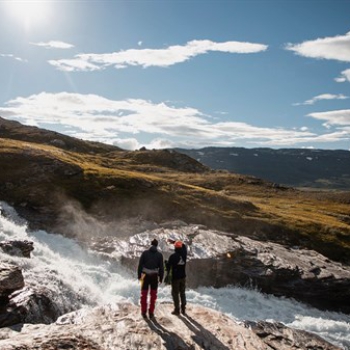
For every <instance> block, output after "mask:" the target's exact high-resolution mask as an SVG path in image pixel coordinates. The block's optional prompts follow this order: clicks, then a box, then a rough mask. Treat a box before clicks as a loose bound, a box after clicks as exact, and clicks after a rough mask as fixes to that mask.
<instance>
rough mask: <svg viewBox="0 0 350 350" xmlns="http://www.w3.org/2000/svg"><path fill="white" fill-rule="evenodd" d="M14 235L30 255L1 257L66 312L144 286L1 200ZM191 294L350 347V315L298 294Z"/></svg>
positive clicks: (3, 224) (131, 295)
mask: <svg viewBox="0 0 350 350" xmlns="http://www.w3.org/2000/svg"><path fill="white" fill-rule="evenodd" d="M15 239H21V240H24V239H26V240H30V241H33V242H34V251H33V252H32V257H31V259H26V258H20V257H13V256H9V255H7V254H5V253H3V252H2V251H1V250H0V259H1V260H2V261H5V262H10V263H13V264H16V265H18V266H20V267H21V268H22V272H23V275H24V279H25V282H26V284H27V286H30V287H33V288H47V289H48V290H50V291H52V295H54V296H55V298H56V299H55V302H56V303H57V305H58V307H60V308H61V311H62V312H67V311H69V310H71V309H77V308H82V307H92V306H96V305H99V304H112V303H115V302H117V301H122V300H128V301H131V302H133V303H135V304H138V302H139V294H140V293H139V288H140V286H139V283H138V281H137V279H136V272H134V273H133V274H132V273H130V271H128V270H127V269H126V268H124V267H123V266H122V265H121V263H120V262H119V261H116V260H115V259H103V258H101V256H100V255H98V254H97V253H95V252H93V251H90V250H88V249H86V248H84V247H82V246H81V245H80V244H79V243H78V242H76V241H74V240H72V239H69V238H66V237H63V236H60V235H56V234H49V233H47V232H45V231H30V230H28V228H27V225H26V222H25V221H24V220H23V219H21V218H19V217H18V216H17V214H16V212H15V211H14V210H13V208H11V207H10V206H8V205H7V204H6V203H2V202H0V241H3V240H15ZM187 299H188V302H189V303H193V304H200V305H203V306H206V307H209V308H212V309H216V310H219V311H221V312H223V313H225V314H227V315H228V316H230V317H232V318H233V319H235V320H237V321H242V320H252V321H256V320H266V321H276V322H282V323H284V324H285V325H287V326H291V327H294V328H299V329H303V330H306V331H310V332H313V333H316V334H318V335H319V336H321V337H322V338H324V339H326V340H328V341H329V342H331V343H333V344H335V345H338V346H340V347H342V348H343V349H350V316H349V315H345V314H342V313H337V312H327V311H321V310H318V309H315V308H312V307H309V306H307V305H305V304H302V303H300V302H297V301H294V300H290V299H287V298H277V297H274V296H270V295H265V294H262V293H260V292H259V291H257V290H249V289H244V288H237V287H225V288H220V289H214V288H198V289H195V290H188V291H187ZM162 301H171V294H170V287H169V286H163V285H161V286H160V288H159V292H158V302H162Z"/></svg>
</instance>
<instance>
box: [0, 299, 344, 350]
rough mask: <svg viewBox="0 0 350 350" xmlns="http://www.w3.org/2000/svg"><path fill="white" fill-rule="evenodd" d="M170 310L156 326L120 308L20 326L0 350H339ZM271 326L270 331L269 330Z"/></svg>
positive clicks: (278, 328) (215, 315)
mask: <svg viewBox="0 0 350 350" xmlns="http://www.w3.org/2000/svg"><path fill="white" fill-rule="evenodd" d="M171 310H172V305H170V304H160V305H158V306H157V310H156V311H157V314H156V319H155V320H144V319H143V318H142V317H141V315H140V310H139V307H137V306H135V305H133V304H129V303H120V304H115V305H107V306H103V307H98V308H95V309H92V310H80V311H77V312H74V313H71V314H67V315H64V316H62V317H60V318H59V319H58V320H57V322H56V323H54V324H51V325H29V324H24V325H22V327H21V328H20V332H18V330H12V329H9V328H4V329H1V330H0V349H6V350H23V349H26V350H30V349H41V350H49V349H50V350H51V349H75V350H87V349H89V350H119V349H120V350H122V349H123V350H126V349H157V350H165V349H166V350H201V349H203V350H204V349H207V350H209V349H211V350H273V349H279V350H287V349H288V350H290V349H291V348H293V349H296V350H298V349H300V350H302V349H303V350H304V349H305V350H306V349H317V350H340V348H338V347H336V346H334V345H332V344H330V343H328V342H327V341H325V340H323V339H321V338H319V337H318V336H315V335H313V334H311V333H307V332H304V331H298V330H294V329H293V330H292V329H290V328H288V327H285V326H283V325H281V324H268V325H266V327H265V328H264V329H263V331H260V329H261V325H258V326H254V327H253V325H252V324H250V325H247V324H239V323H237V322H235V321H233V320H232V319H230V318H229V317H228V316H225V315H223V314H221V313H219V312H217V311H214V310H210V309H207V308H204V307H201V306H194V305H188V315H187V316H180V317H177V316H173V315H171ZM274 325H275V326H274Z"/></svg>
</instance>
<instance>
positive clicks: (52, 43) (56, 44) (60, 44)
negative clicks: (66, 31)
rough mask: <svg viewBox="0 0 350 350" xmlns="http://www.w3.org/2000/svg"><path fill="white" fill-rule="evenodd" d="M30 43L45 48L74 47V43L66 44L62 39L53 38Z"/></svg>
mask: <svg viewBox="0 0 350 350" xmlns="http://www.w3.org/2000/svg"><path fill="white" fill-rule="evenodd" d="M31 44H32V45H35V46H40V47H44V48H46V49H71V48H72V47H74V45H72V44H68V43H65V42H63V41H55V40H51V41H48V42H39V43H31Z"/></svg>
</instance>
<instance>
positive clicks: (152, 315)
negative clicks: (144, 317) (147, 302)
mask: <svg viewBox="0 0 350 350" xmlns="http://www.w3.org/2000/svg"><path fill="white" fill-rule="evenodd" d="M148 316H149V318H150V319H151V320H152V319H154V313H153V312H150V313H149V314H148Z"/></svg>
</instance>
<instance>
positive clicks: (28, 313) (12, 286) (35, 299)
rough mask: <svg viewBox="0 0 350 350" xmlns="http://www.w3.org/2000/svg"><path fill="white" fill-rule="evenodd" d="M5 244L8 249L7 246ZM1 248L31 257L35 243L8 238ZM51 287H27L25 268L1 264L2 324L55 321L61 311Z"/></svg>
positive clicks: (10, 252)
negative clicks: (50, 289) (24, 274)
mask: <svg viewBox="0 0 350 350" xmlns="http://www.w3.org/2000/svg"><path fill="white" fill-rule="evenodd" d="M4 247H5V249H4ZM1 248H2V249H3V250H4V251H6V253H9V254H11V255H16V256H21V257H27V258H30V252H31V251H32V250H33V249H34V248H33V242H29V241H6V242H5V243H4V242H3V244H2V246H1ZM53 300H54V296H52V295H51V293H50V291H49V290H46V289H45V288H41V289H40V290H33V289H31V288H29V287H25V281H24V278H23V274H22V270H21V269H20V268H19V267H18V266H15V265H10V264H6V263H3V262H1V263H0V327H9V326H13V325H15V324H18V323H45V324H49V323H52V322H54V321H55V320H56V319H57V318H58V317H59V316H60V315H61V312H60V310H59V308H58V307H57V305H56V304H55V302H54V301H53Z"/></svg>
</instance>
